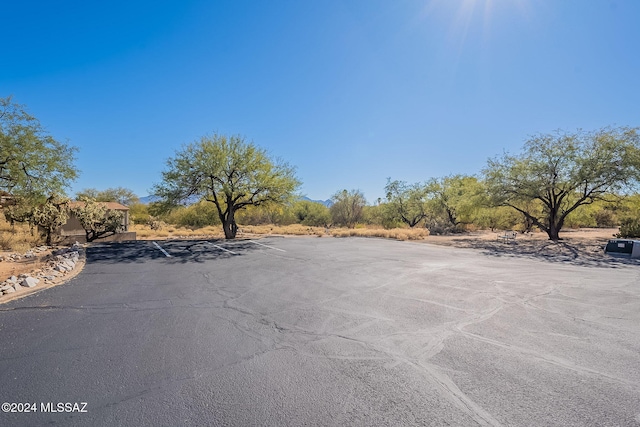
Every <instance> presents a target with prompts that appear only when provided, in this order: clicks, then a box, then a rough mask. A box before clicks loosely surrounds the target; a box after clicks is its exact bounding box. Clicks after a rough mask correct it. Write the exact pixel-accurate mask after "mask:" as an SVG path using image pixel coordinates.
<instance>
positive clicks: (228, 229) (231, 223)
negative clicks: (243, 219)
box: [222, 208, 238, 240]
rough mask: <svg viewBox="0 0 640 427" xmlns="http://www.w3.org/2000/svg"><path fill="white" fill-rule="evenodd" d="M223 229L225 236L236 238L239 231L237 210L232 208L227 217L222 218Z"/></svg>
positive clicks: (230, 238) (228, 238) (229, 238)
mask: <svg viewBox="0 0 640 427" xmlns="http://www.w3.org/2000/svg"><path fill="white" fill-rule="evenodd" d="M222 229H223V230H224V238H225V239H227V240H232V239H235V238H236V233H237V232H238V224H236V220H235V212H234V211H233V210H232V209H231V208H230V209H229V214H228V215H227V217H226V218H222Z"/></svg>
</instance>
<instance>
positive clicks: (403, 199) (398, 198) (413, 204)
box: [384, 178, 427, 227]
mask: <svg viewBox="0 0 640 427" xmlns="http://www.w3.org/2000/svg"><path fill="white" fill-rule="evenodd" d="M384 191H385V193H386V196H387V206H386V207H387V211H388V212H389V213H391V214H392V215H393V217H395V218H397V219H399V220H400V221H402V222H403V223H405V224H407V225H408V226H409V227H415V226H416V225H417V224H418V223H419V222H420V221H422V220H423V219H425V218H426V217H427V212H426V203H427V189H426V187H425V186H424V185H421V184H418V183H416V184H407V183H406V182H405V181H397V180H396V181H391V178H387V185H386V186H385V187H384Z"/></svg>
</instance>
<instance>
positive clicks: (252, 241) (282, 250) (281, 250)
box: [249, 240, 287, 252]
mask: <svg viewBox="0 0 640 427" xmlns="http://www.w3.org/2000/svg"><path fill="white" fill-rule="evenodd" d="M249 242H251V243H255V244H256V245H260V246H264V247H265V248H269V249H275V250H276V251H280V252H287V251H285V250H284V249H279V248H274V247H273V246H269V245H264V244H262V243H258V242H256V241H254V240H249Z"/></svg>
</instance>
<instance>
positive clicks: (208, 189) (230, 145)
mask: <svg viewBox="0 0 640 427" xmlns="http://www.w3.org/2000/svg"><path fill="white" fill-rule="evenodd" d="M162 178H163V181H162V182H161V183H160V184H156V185H155V187H154V193H155V194H156V195H157V196H159V197H161V198H162V199H163V200H164V201H165V202H166V203H167V204H168V205H178V204H180V203H183V202H185V201H186V200H187V199H188V198H189V197H192V196H197V197H199V198H201V199H204V200H207V201H209V202H211V203H213V204H214V205H215V207H216V210H217V212H218V217H219V218H220V221H221V222H222V229H223V230H224V235H225V238H227V239H234V238H235V237H236V233H237V231H238V225H237V224H236V220H235V215H236V212H238V211H239V210H240V209H244V208H245V207H247V206H263V205H268V204H284V203H286V202H288V201H290V200H292V198H293V196H294V193H295V191H296V189H297V188H298V187H299V186H300V181H298V179H297V178H296V176H295V169H294V168H293V167H291V166H289V165H288V164H287V163H285V162H282V161H280V160H274V159H271V158H270V157H269V156H268V155H267V152H266V151H265V150H264V149H261V148H259V147H257V146H256V145H254V144H253V143H249V142H246V141H245V140H244V138H242V137H240V136H231V137H227V136H224V135H218V134H214V135H213V136H212V137H203V138H201V139H200V140H199V141H197V142H194V143H191V144H189V145H186V146H185V147H183V148H182V149H181V150H179V151H178V152H176V155H175V157H172V158H170V159H169V160H168V161H167V169H166V170H165V171H164V172H162Z"/></svg>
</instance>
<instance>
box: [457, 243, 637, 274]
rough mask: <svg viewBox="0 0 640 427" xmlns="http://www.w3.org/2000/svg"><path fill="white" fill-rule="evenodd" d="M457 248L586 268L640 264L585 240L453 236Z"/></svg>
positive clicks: (635, 260)
mask: <svg viewBox="0 0 640 427" xmlns="http://www.w3.org/2000/svg"><path fill="white" fill-rule="evenodd" d="M453 241H454V243H455V245H456V246H458V247H464V248H470V249H479V250H482V251H483V253H484V254H486V255H489V256H494V257H501V258H502V257H509V258H528V259H538V260H544V261H549V262H554V263H563V264H571V265H577V266H584V267H605V268H620V267H623V266H629V265H634V266H640V260H638V259H629V258H616V257H612V256H609V255H606V254H605V253H604V250H603V248H600V247H599V246H597V245H593V244H589V243H584V242H563V241H560V242H558V243H555V242H552V241H550V240H532V241H523V240H520V241H518V240H516V241H514V242H509V243H505V242H493V241H487V240H468V239H459V240H458V239H454V240H453Z"/></svg>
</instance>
